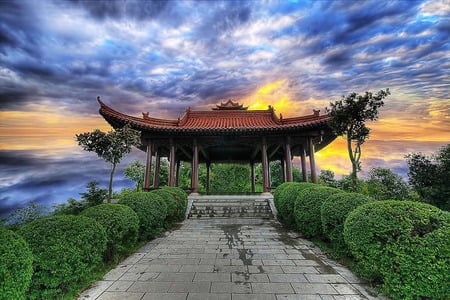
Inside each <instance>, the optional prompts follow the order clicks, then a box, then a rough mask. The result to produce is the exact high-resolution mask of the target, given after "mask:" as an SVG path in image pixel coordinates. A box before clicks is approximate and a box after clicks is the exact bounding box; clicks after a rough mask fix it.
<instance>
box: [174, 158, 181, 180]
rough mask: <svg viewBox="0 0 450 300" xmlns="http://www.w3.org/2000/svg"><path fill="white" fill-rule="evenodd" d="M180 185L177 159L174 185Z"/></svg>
mask: <svg viewBox="0 0 450 300" xmlns="http://www.w3.org/2000/svg"><path fill="white" fill-rule="evenodd" d="M179 185H180V161H179V160H177V170H176V172H175V186H179Z"/></svg>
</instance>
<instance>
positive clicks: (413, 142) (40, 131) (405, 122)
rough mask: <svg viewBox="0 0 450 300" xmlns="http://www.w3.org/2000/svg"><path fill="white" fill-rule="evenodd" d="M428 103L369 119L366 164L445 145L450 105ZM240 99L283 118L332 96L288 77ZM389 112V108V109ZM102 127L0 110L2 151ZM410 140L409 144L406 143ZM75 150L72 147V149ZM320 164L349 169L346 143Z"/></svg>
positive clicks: (58, 144)
mask: <svg viewBox="0 0 450 300" xmlns="http://www.w3.org/2000/svg"><path fill="white" fill-rule="evenodd" d="M431 101H432V100H430V102H428V103H426V105H423V107H425V108H424V109H421V110H419V113H415V114H411V113H405V114H398V115H397V116H395V115H394V116H393V115H392V114H387V115H386V116H385V117H383V116H382V117H381V118H380V119H379V120H378V121H376V122H369V123H368V126H369V127H370V128H371V135H370V138H369V140H367V141H366V143H365V144H364V145H363V152H362V163H363V164H364V160H365V159H374V158H382V159H383V160H403V159H404V155H405V154H407V153H410V152H415V151H417V150H416V149H418V148H419V149H421V148H420V147H422V148H423V145H425V144H429V143H433V145H434V144H437V145H445V144H446V143H448V142H449V141H450V126H447V125H449V123H450V117H449V115H448V114H447V112H448V111H449V104H448V103H445V102H444V103H442V102H440V103H439V102H436V103H434V102H431ZM240 102H241V103H243V104H245V105H246V106H248V107H249V109H252V110H255V109H261V110H266V109H267V108H268V106H269V105H272V106H273V107H274V108H275V111H276V113H277V114H280V113H281V114H283V117H290V116H301V115H308V114H311V113H312V110H313V109H322V111H321V113H324V112H323V108H324V107H325V106H327V105H328V104H329V102H330V100H318V99H305V100H294V99H293V98H292V97H291V95H290V93H289V87H288V81H287V80H286V79H280V80H276V81H274V82H269V83H267V84H266V85H264V86H262V87H260V88H258V89H257V90H256V91H255V92H254V93H253V94H251V95H249V96H248V97H246V98H244V99H240ZM386 111H387V112H389V110H388V109H386ZM94 128H98V129H100V130H103V131H109V130H111V127H110V126H109V125H108V124H107V123H106V122H105V121H104V120H103V118H101V116H99V115H97V114H92V115H84V116H83V115H71V114H67V113H66V112H65V111H62V112H61V110H59V109H58V108H56V107H48V106H45V107H37V108H34V109H33V111H1V112H0V150H45V151H48V152H49V153H50V152H51V151H56V150H55V149H59V151H64V149H65V151H69V149H75V148H78V146H77V144H76V141H75V135H76V134H78V133H81V132H87V131H92V130H93V129H94ZM406 145H408V146H406ZM70 151H72V150H70ZM316 156H317V163H318V165H319V166H320V168H321V169H329V170H332V171H334V172H335V173H336V174H348V173H349V172H350V169H351V166H350V163H349V161H348V156H347V148H346V142H345V140H344V139H343V138H338V139H336V140H335V141H334V142H333V143H332V144H330V145H328V146H327V147H326V148H324V149H322V150H321V151H320V152H318V153H317V154H316Z"/></svg>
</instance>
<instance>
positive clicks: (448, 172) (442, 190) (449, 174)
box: [406, 144, 450, 211]
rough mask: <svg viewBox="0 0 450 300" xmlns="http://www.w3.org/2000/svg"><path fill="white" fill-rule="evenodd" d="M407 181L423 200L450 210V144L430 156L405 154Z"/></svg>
mask: <svg viewBox="0 0 450 300" xmlns="http://www.w3.org/2000/svg"><path fill="white" fill-rule="evenodd" d="M406 162H407V163H408V166H409V172H408V177H409V183H410V184H411V185H412V186H413V188H414V189H415V190H416V192H417V193H418V194H419V196H420V197H421V198H422V199H423V201H425V202H427V203H430V204H432V205H435V206H437V207H439V208H440V209H443V210H447V211H450V181H449V178H450V144H448V145H446V146H444V147H442V148H441V149H440V151H439V152H438V153H437V154H433V155H431V156H426V155H423V154H422V153H412V154H408V155H406Z"/></svg>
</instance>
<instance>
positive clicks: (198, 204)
mask: <svg viewBox="0 0 450 300" xmlns="http://www.w3.org/2000/svg"><path fill="white" fill-rule="evenodd" d="M189 200H190V205H189V209H188V213H187V217H188V218H264V219H272V218H273V213H272V210H271V205H269V200H270V198H268V197H267V195H253V196H242V195H220V196H218V195H216V196H189Z"/></svg>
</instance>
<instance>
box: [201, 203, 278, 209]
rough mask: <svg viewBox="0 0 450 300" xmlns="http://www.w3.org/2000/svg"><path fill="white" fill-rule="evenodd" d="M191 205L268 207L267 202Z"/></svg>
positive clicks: (202, 204)
mask: <svg viewBox="0 0 450 300" xmlns="http://www.w3.org/2000/svg"><path fill="white" fill-rule="evenodd" d="M192 207H204V208H205V207H211V208H219V207H246V208H252V207H257V208H259V207H269V205H267V203H261V204H259V203H192Z"/></svg>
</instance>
